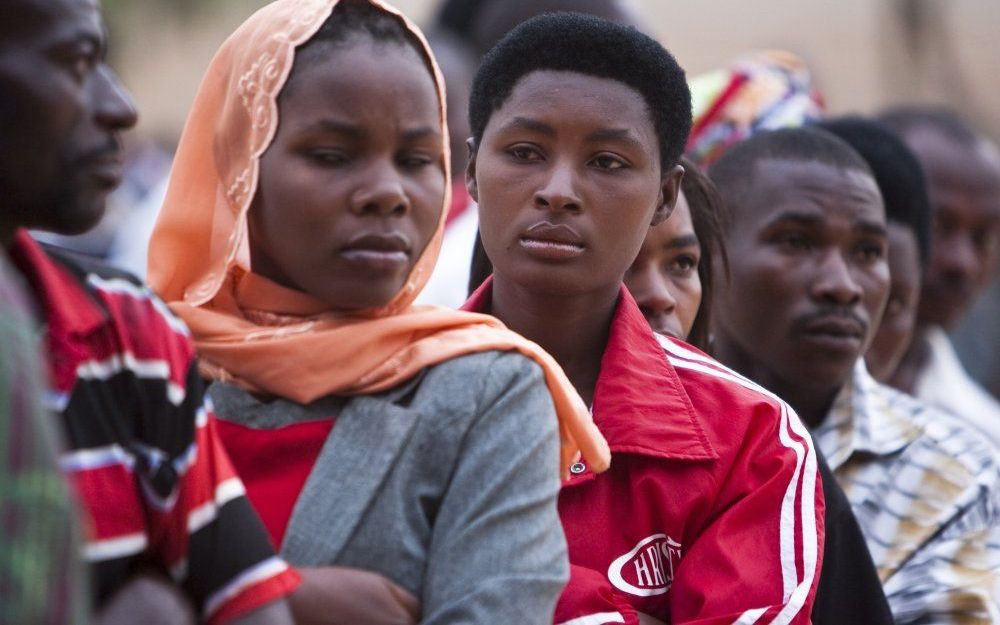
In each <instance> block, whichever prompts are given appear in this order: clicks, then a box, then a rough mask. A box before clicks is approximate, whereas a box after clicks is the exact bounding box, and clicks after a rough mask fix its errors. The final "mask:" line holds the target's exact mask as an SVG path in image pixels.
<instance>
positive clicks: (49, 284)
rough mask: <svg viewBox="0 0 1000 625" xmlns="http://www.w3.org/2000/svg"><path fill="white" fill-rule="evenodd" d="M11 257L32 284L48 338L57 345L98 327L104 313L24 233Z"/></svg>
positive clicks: (65, 271)
mask: <svg viewBox="0 0 1000 625" xmlns="http://www.w3.org/2000/svg"><path fill="white" fill-rule="evenodd" d="M9 251H10V258H11V260H12V261H13V263H14V265H15V266H16V267H17V268H18V269H19V270H20V271H21V273H22V274H23V275H24V277H25V279H26V280H27V281H28V283H29V284H30V285H31V290H32V292H33V293H34V299H35V301H36V302H37V303H38V304H39V306H40V307H41V310H40V311H39V312H40V313H41V316H42V320H43V321H44V322H45V324H46V325H47V326H48V334H49V336H50V337H51V338H52V339H54V340H57V341H59V342H65V341H67V340H71V339H73V338H78V337H83V336H86V335H88V334H91V333H92V332H94V331H95V330H97V329H98V328H100V327H101V326H102V325H103V324H104V323H105V322H106V321H107V320H108V316H107V313H106V312H105V311H104V309H103V308H101V307H100V306H99V305H98V304H97V302H96V301H95V300H94V298H93V296H92V295H91V294H90V293H88V292H87V290H86V289H85V288H84V286H83V285H82V284H81V283H80V281H79V280H78V279H77V278H76V277H75V276H73V275H72V274H71V273H70V272H69V270H67V269H66V268H64V267H62V266H61V265H59V264H58V263H56V262H55V261H54V260H52V259H51V258H50V257H49V255H48V254H47V253H46V252H45V250H43V249H42V246H41V245H39V244H38V243H37V242H36V241H35V240H34V239H32V238H31V235H29V234H28V232H27V231H26V230H19V231H18V232H17V234H16V235H15V237H14V244H13V245H12V246H11V248H10V250H9Z"/></svg>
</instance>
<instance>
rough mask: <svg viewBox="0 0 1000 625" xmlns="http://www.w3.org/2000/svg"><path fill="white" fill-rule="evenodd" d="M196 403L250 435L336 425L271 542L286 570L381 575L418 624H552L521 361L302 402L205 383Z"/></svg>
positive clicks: (553, 483)
mask: <svg viewBox="0 0 1000 625" xmlns="http://www.w3.org/2000/svg"><path fill="white" fill-rule="evenodd" d="M209 394H210V395H211V397H212V400H213V402H214V404H215V408H216V413H217V415H218V417H219V418H221V419H224V420H227V421H232V422H236V423H240V424H242V425H245V426H249V427H254V428H278V427H281V426H284V425H289V424H292V423H296V422H301V421H308V420H314V419H320V418H329V417H331V416H333V417H336V424H335V426H334V428H333V430H332V432H331V434H330V437H329V439H327V441H326V443H325V444H324V446H323V449H322V451H321V452H320V455H319V458H318V459H317V461H316V464H315V465H314V467H313V470H312V473H311V474H310V476H309V478H308V480H307V481H306V484H305V486H304V488H303V490H302V492H301V493H300V494H299V498H298V501H297V502H296V504H295V507H294V510H293V512H292V517H291V519H290V521H289V525H288V529H287V531H286V533H285V539H284V544H283V545H282V548H281V551H282V554H283V555H284V556H285V557H286V558H288V560H289V561H290V562H291V563H293V564H296V565H300V566H318V565H330V564H336V565H341V566H349V567H357V568H363V569H367V570H370V571H374V572H376V573H379V574H381V575H384V576H386V577H388V578H389V579H391V580H393V581H394V582H396V583H397V584H399V585H400V586H402V587H403V588H405V589H407V590H409V591H410V592H412V593H413V594H414V595H415V596H416V597H418V598H419V599H420V601H421V603H422V607H423V619H422V621H421V622H422V623H425V624H427V625H431V624H445V623H447V624H449V625H453V624H458V623H484V624H485V623H518V624H522V623H525V624H530V623H539V624H543V623H544V624H546V625H548V624H550V623H551V622H552V615H553V612H554V610H555V603H556V600H557V599H558V597H559V593H560V592H561V590H562V588H563V585H564V584H565V583H566V580H567V579H568V575H569V564H568V560H567V555H566V542H565V538H564V536H563V532H562V526H561V524H560V522H559V516H558V511H557V508H556V498H557V496H558V493H559V487H560V483H559V439H558V428H557V421H556V416H555V410H554V407H553V404H552V399H551V396H550V395H549V393H548V390H547V389H546V387H545V383H544V378H543V375H542V371H541V368H540V367H539V366H538V365H537V364H535V363H534V362H533V361H532V360H529V359H528V358H526V357H524V356H521V355H519V354H516V353H512V352H496V351H492V352H484V353H479V354H472V355H467V356H462V357H459V358H455V359H452V360H449V361H447V362H445V363H442V364H439V365H437V366H434V367H430V368H428V369H426V370H424V371H423V372H422V373H421V374H420V375H418V376H417V377H416V378H414V379H412V380H410V381H408V382H406V383H404V384H401V385H400V386H398V387H396V388H394V389H392V390H390V391H387V392H385V393H381V394H378V395H367V396H359V397H350V398H341V397H327V398H324V399H321V400H319V401H317V402H314V403H313V404H310V405H307V406H302V405H299V404H295V403H292V402H288V401H285V400H281V399H276V400H273V401H270V402H262V401H260V400H258V399H257V398H255V397H253V396H251V395H249V394H248V393H245V392H244V391H241V390H239V389H237V388H235V387H232V386H227V385H223V384H219V383H215V384H213V385H212V387H211V388H210V389H209Z"/></svg>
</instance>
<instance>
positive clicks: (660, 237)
mask: <svg viewBox="0 0 1000 625" xmlns="http://www.w3.org/2000/svg"><path fill="white" fill-rule="evenodd" d="M700 261H701V245H700V244H699V243H698V236H697V235H696V234H695V231H694V224H693V223H692V222H691V208H690V207H689V206H688V203H687V200H686V199H685V197H684V194H683V193H681V194H680V195H679V196H678V198H677V207H676V208H674V212H673V214H672V215H670V218H669V219H667V220H666V221H664V222H663V223H662V224H660V225H658V226H656V227H655V228H650V229H649V234H647V235H646V240H645V241H643V243H642V248H641V249H640V250H639V255H638V256H636V257H635V261H633V262H632V266H631V267H629V270H628V272H627V273H626V274H625V286H627V287H628V290H629V292H630V293H631V294H632V296H633V297H635V301H636V303H637V304H639V308H640V309H641V310H642V314H643V315H645V317H646V321H648V322H649V325H650V326H651V327H652V328H653V329H654V330H656V331H657V332H659V333H660V334H665V335H667V336H672V337H674V338H678V339H680V340H682V341H683V340H686V339H687V337H688V334H690V332H691V327H692V326H693V325H694V320H695V317H697V315H698V308H699V307H700V306H701V279H700V278H699V277H698V263H699V262H700Z"/></svg>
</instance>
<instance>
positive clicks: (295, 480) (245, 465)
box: [219, 419, 333, 549]
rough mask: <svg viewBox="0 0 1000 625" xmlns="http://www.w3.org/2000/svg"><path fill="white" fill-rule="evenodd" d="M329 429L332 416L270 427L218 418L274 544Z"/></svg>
mask: <svg viewBox="0 0 1000 625" xmlns="http://www.w3.org/2000/svg"><path fill="white" fill-rule="evenodd" d="M332 429H333V419H321V420H317V421H307V422H305V423H296V424H294V425H288V426H285V427H281V428H277V429H273V430H259V429H255V428H249V427H246V426H243V425H239V424H236V423H230V422H228V421H222V420H220V421H219V435H220V437H221V438H222V442H223V444H224V445H225V446H226V449H227V450H228V451H229V455H230V457H231V458H232V459H233V464H234V465H236V472H237V473H239V475H240V477H241V478H242V479H243V483H244V485H246V489H247V497H249V498H250V503H252V504H253V507H254V509H256V510H257V514H259V515H260V518H261V520H262V521H264V526H265V527H266V528H267V533H268V535H270V537H271V542H272V543H273V544H274V546H275V548H276V549H279V548H280V547H281V542H282V541H283V540H284V538H285V530H286V529H288V520H289V519H290V518H291V516H292V509H293V508H294V507H295V502H296V501H297V500H298V498H299V493H300V492H302V487H303V486H305V483H306V480H307V479H308V478H309V473H310V472H311V471H312V468H313V465H314V464H316V458H317V457H319V452H320V450H321V449H322V448H323V444H324V443H325V442H326V439H327V437H328V436H329V435H330V431H331V430H332Z"/></svg>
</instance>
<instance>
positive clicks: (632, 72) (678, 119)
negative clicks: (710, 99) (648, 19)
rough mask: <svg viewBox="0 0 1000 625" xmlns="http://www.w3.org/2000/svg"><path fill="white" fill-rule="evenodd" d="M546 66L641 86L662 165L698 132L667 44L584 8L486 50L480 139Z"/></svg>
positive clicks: (476, 113) (527, 25)
mask: <svg viewBox="0 0 1000 625" xmlns="http://www.w3.org/2000/svg"><path fill="white" fill-rule="evenodd" d="M542 70H554V71H568V72H577V73H580V74H585V75H588V76H596V77H598V78H608V79H611V80H617V81H619V82H621V83H623V84H624V85H627V86H629V87H631V88H632V89H634V90H636V91H638V92H639V94H640V95H641V96H642V97H643V99H644V100H645V101H646V105H647V107H648V110H649V116H650V120H651V121H652V122H653V127H654V128H655V130H656V135H657V138H658V140H659V144H660V162H661V166H662V167H663V168H667V167H672V166H673V165H674V164H676V163H677V160H678V159H679V158H680V156H681V153H682V152H683V151H684V144H685V143H686V142H687V138H688V134H689V133H690V132H691V92H690V91H689V90H688V86H687V80H686V78H685V76H684V70H683V69H681V67H680V65H678V64H677V61H676V60H675V59H674V57H673V56H672V55H671V54H670V53H669V52H667V50H666V49H664V48H663V46H661V45H660V44H659V43H657V42H656V41H655V40H653V39H652V38H650V37H648V36H646V35H644V34H642V33H641V32H639V31H638V30H636V29H635V28H632V27H629V26H623V25H621V24H615V23H613V22H609V21H607V20H603V19H600V18H597V17H594V16H591V15H584V14H581V13H548V14H545V15H540V16H538V17H535V18H532V19H530V20H528V21H526V22H524V23H523V24H521V25H520V26H518V27H517V28H515V29H514V30H512V31H510V33H508V34H507V36H506V37H504V38H503V39H502V40H501V41H500V43H498V44H497V45H496V46H494V48H493V49H492V50H490V51H489V52H488V53H487V54H486V56H485V57H484V58H483V62H482V64H481V65H480V66H479V71H477V72H476V77H475V79H474V81H473V83H472V95H471V97H470V99H469V123H470V125H471V127H472V136H473V137H474V138H475V140H476V142H477V143H478V142H479V141H480V140H481V139H482V137H483V132H484V131H485V129H486V124H487V123H488V122H489V121H490V117H491V116H492V115H493V113H494V112H495V111H496V110H497V109H499V108H500V107H501V106H503V103H504V102H505V101H506V100H507V98H508V97H510V94H511V93H512V92H513V90H514V87H515V86H516V85H517V83H518V81H520V80H521V79H522V78H523V77H524V76H526V75H528V74H530V73H532V72H535V71H542Z"/></svg>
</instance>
